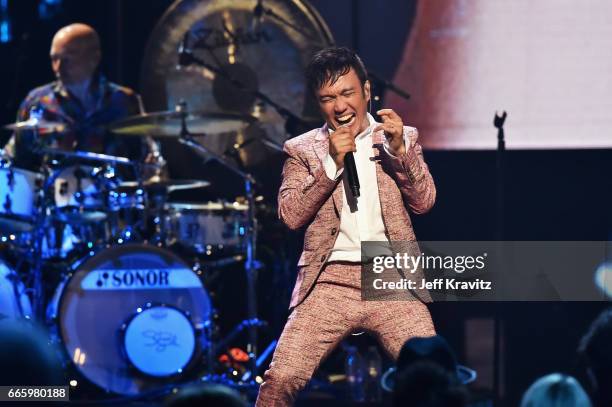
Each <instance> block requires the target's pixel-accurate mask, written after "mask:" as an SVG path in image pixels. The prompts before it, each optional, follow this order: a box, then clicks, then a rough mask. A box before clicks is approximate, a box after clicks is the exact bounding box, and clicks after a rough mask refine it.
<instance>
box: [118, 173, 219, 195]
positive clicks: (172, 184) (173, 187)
mask: <svg viewBox="0 0 612 407" xmlns="http://www.w3.org/2000/svg"><path fill="white" fill-rule="evenodd" d="M140 185H141V184H139V183H138V182H137V181H126V182H122V183H120V184H119V189H133V188H139V187H140ZM209 185H210V182H208V181H204V180H195V179H167V180H163V179H160V178H159V177H157V176H155V177H152V178H150V179H148V180H146V181H144V182H143V183H142V186H143V187H144V188H146V189H163V190H166V191H168V192H172V191H182V190H186V189H195V188H206V187H207V186H209Z"/></svg>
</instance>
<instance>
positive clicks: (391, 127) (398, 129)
mask: <svg viewBox="0 0 612 407" xmlns="http://www.w3.org/2000/svg"><path fill="white" fill-rule="evenodd" d="M376 114H377V115H378V116H380V118H381V120H382V123H381V124H380V125H378V126H376V128H375V129H374V131H379V130H384V132H385V137H387V141H388V142H389V149H390V150H391V153H392V154H394V155H400V154H404V153H405V152H406V147H405V146H404V123H403V122H402V118H401V117H399V115H398V114H397V113H395V112H394V111H393V109H381V110H379V111H378V112H376Z"/></svg>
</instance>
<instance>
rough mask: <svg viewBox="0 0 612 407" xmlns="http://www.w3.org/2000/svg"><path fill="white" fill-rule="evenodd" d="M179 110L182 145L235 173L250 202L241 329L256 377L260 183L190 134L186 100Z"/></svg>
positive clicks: (251, 370)
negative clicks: (257, 200) (257, 197)
mask: <svg viewBox="0 0 612 407" xmlns="http://www.w3.org/2000/svg"><path fill="white" fill-rule="evenodd" d="M176 111H177V112H179V113H181V133H180V136H179V139H178V140H179V142H180V143H181V144H184V145H186V146H188V147H189V148H191V149H192V151H194V152H196V153H197V154H198V155H200V156H202V157H204V158H205V159H206V160H208V159H211V158H212V159H215V160H216V161H218V162H219V163H220V164H222V165H223V166H224V167H226V168H228V169H229V170H230V171H232V172H234V173H235V174H236V175H238V176H240V177H241V178H242V179H243V180H244V189H245V194H246V198H247V201H248V203H249V209H248V225H247V228H246V233H245V237H246V260H245V272H246V273H245V274H246V282H247V319H246V320H245V321H243V322H241V323H240V324H239V327H238V329H239V330H242V329H243V328H244V327H246V329H247V332H248V343H247V352H248V353H249V364H250V366H249V367H250V372H251V374H250V377H251V378H253V377H255V376H256V375H255V373H256V369H257V366H256V359H257V328H258V327H260V326H262V324H265V322H263V321H260V320H259V319H258V318H257V292H256V284H257V272H258V270H259V269H260V268H261V267H262V265H261V263H260V262H259V261H257V260H256V258H255V257H256V255H257V250H256V248H257V219H256V217H255V191H254V188H253V186H254V185H255V184H256V182H255V179H254V178H253V176H252V175H251V174H249V173H247V172H245V171H243V170H241V169H240V168H238V166H236V165H235V164H233V163H230V162H228V161H227V160H225V159H224V158H223V157H221V156H218V155H217V154H215V153H214V152H212V151H210V150H209V149H207V148H206V147H204V146H202V145H201V144H200V143H198V142H196V141H195V140H194V138H193V135H192V134H191V133H189V130H188V129H187V124H186V118H187V103H186V102H185V101H181V102H179V104H178V105H177V107H176Z"/></svg>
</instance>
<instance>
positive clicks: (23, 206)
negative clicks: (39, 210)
mask: <svg viewBox="0 0 612 407" xmlns="http://www.w3.org/2000/svg"><path fill="white" fill-rule="evenodd" d="M41 181H42V175H41V174H39V173H37V172H32V171H27V170H24V169H21V168H16V167H13V166H12V165H11V164H10V162H2V161H0V232H4V233H8V232H26V231H28V230H31V229H32V227H33V224H34V218H35V216H36V203H37V202H36V201H37V199H36V198H37V194H38V191H39V189H40V183H41Z"/></svg>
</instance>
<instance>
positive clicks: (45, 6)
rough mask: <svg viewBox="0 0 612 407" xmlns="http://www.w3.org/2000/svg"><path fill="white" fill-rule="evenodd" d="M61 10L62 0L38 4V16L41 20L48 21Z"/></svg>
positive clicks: (45, 1) (44, 0)
mask: <svg viewBox="0 0 612 407" xmlns="http://www.w3.org/2000/svg"><path fill="white" fill-rule="evenodd" d="M61 8H62V0H41V2H40V3H38V16H39V17H40V18H41V19H42V20H50V19H52V18H53V17H55V16H56V15H57V14H58V13H59V12H60V10H61Z"/></svg>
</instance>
